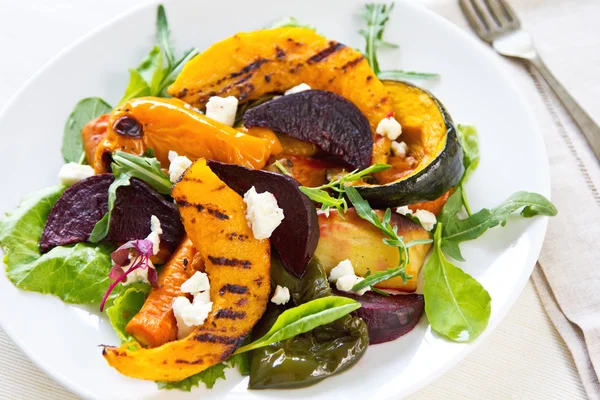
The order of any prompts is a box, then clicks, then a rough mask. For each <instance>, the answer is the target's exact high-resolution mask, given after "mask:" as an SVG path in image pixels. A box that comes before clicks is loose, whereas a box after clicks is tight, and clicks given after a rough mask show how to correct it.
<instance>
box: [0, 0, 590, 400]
mask: <svg viewBox="0 0 600 400" xmlns="http://www.w3.org/2000/svg"><path fill="white" fill-rule="evenodd" d="M143 2H144V0H131V1H130V2H129V3H128V4H130V5H131V6H133V5H136V4H141V3H143ZM419 2H420V3H423V4H425V5H426V6H428V7H430V8H432V9H433V10H434V11H436V12H438V13H440V14H442V15H443V16H445V17H446V18H448V19H450V20H451V21H453V22H455V23H457V24H458V25H462V26H466V24H465V22H464V19H463V18H462V16H461V15H460V12H459V10H458V7H457V5H456V2H455V1H454V0H420V1H419ZM512 3H513V4H514V6H515V8H516V9H517V11H518V12H519V14H520V16H521V18H522V19H523V21H524V23H525V25H527V27H528V28H530V30H531V31H532V33H533V34H534V36H535V37H536V40H537V42H538V45H539V47H540V49H541V50H542V52H543V54H544V56H545V59H546V61H547V63H548V64H549V65H550V67H551V68H552V69H553V70H554V71H555V73H556V74H557V75H558V76H560V77H561V79H562V80H563V81H564V82H565V84H567V86H568V87H569V88H570V89H571V91H572V92H573V94H575V95H576V96H577V97H578V99H580V100H581V101H582V102H583V104H584V105H585V106H586V107H587V108H588V111H590V112H591V113H592V114H593V115H595V116H600V104H599V103H598V102H596V101H595V99H597V98H598V95H599V94H600V79H599V78H598V69H597V68H591V67H590V66H593V65H595V66H596V67H597V66H598V65H600V42H599V41H600V35H599V34H598V28H597V26H598V24H597V21H595V19H594V18H593V17H594V16H595V15H596V16H597V15H600V10H599V9H598V6H600V1H597V0H545V1H542V0H513V1H512ZM122 11H123V3H122V2H120V1H117V0H104V1H102V2H101V1H99V0H78V1H72V0H55V1H53V2H52V3H48V2H47V1H45V0H29V1H27V2H25V1H23V2H16V1H15V2H10V1H7V0H0V43H1V44H2V45H3V47H4V54H11V57H0V107H2V106H3V105H4V104H5V102H6V101H7V100H8V97H9V96H10V95H11V94H12V93H14V91H16V89H17V88H18V87H19V86H20V85H21V84H22V83H23V82H24V81H25V80H26V79H27V78H28V77H29V76H30V75H31V74H32V73H33V72H35V70H37V69H38V68H39V67H40V66H41V65H42V64H43V63H44V62H45V61H46V60H47V59H49V58H50V57H51V56H53V55H54V54H55V53H56V52H57V51H59V50H60V49H62V48H63V47H64V46H65V45H67V44H69V43H70V42H72V41H73V40H74V39H76V38H78V37H79V36H80V35H81V34H83V33H85V32H86V31H87V30H89V29H91V28H92V27H93V26H96V25H98V24H100V23H103V22H104V21H106V20H107V19H109V18H111V17H112V16H114V15H117V14H118V13H120V12H122ZM31 26H35V27H36V29H35V30H31V29H30V27H31ZM557 27H560V28H561V29H557ZM39 32H45V33H44V35H40V34H39ZM573 43H575V44H573ZM33 48H35V49H36V51H35V52H32V51H31V49H33ZM14 60H21V62H19V63H16V62H14ZM573 60H577V61H576V62H574V61H573ZM507 63H508V62H507ZM509 68H510V69H511V70H512V72H513V74H514V76H515V78H516V79H517V80H518V82H519V84H520V85H521V86H522V88H523V90H524V91H525V93H526V95H527V97H528V100H529V102H530V104H531V105H532V107H533V108H534V110H535V112H536V115H537V116H538V119H539V121H540V123H541V124H542V126H543V127H548V128H547V129H555V123H554V121H553V120H552V118H551V117H550V115H548V113H547V111H546V109H545V105H544V103H543V102H542V101H541V99H540V98H539V95H538V94H537V92H536V90H535V87H534V85H533V83H532V80H531V78H530V77H529V76H528V75H527V73H526V72H524V70H523V69H522V68H521V67H520V66H515V65H510V66H509ZM559 118H563V119H564V115H559ZM566 126H567V129H568V132H569V134H570V135H575V136H573V138H572V140H573V142H574V146H581V145H584V143H583V141H582V140H581V139H580V138H579V137H578V136H577V134H576V133H574V132H573V131H571V130H570V129H571V126H570V125H569V124H566ZM581 157H582V162H589V161H590V160H589V159H588V158H586V157H588V155H586V154H584V155H583V156H581ZM551 162H552V160H551ZM590 179H594V180H596V182H598V180H597V179H598V176H591V177H590ZM70 398H75V396H73V395H72V394H70V393H68V392H67V391H66V390H64V389H63V388H62V387H61V386H59V385H58V384H56V383H55V382H53V381H52V380H51V379H50V378H48V377H47V376H46V375H45V374H44V373H43V372H41V371H40V370H38V369H37V368H36V367H35V366H33V365H32V364H31V362H30V361H29V360H28V359H27V358H26V357H25V356H24V355H23V354H22V353H21V352H20V351H19V350H18V349H16V347H15V346H14V345H13V344H12V342H11V341H10V340H9V339H8V338H7V337H6V335H5V334H4V333H3V332H2V331H1V330H0V399H70ZM412 398H413V399H584V398H586V396H585V392H584V390H583V387H582V385H581V381H580V379H579V376H578V374H577V370H576V368H575V366H574V364H573V360H572V357H571V355H570V353H569V351H568V349H567V348H566V346H565V344H564V342H563V341H562V340H561V338H560V337H559V336H558V333H557V331H556V330H555V329H554V327H553V326H552V324H551V323H550V321H549V319H548V317H547V315H546V313H545V312H544V310H543V308H542V306H541V303H540V300H539V297H538V296H537V293H536V291H535V289H534V287H533V285H532V284H531V283H529V284H528V285H527V286H526V288H525V290H524V292H523V294H522V295H521V297H520V299H519V300H518V302H517V303H516V305H515V306H514V307H513V309H512V310H511V311H510V313H509V314H508V316H507V318H506V319H505V320H504V321H503V322H502V323H501V324H500V325H499V326H498V328H497V329H496V330H495V331H494V332H493V333H492V334H491V335H490V337H489V338H488V339H487V340H486V341H485V342H484V343H483V344H482V345H481V346H480V347H479V348H478V349H477V350H475V352H473V353H472V354H471V355H469V356H467V358H466V359H465V360H463V361H462V362H461V363H460V364H459V365H458V366H457V367H456V368H454V369H453V370H451V371H450V372H449V373H447V374H446V375H445V376H443V377H442V378H440V379H439V380H438V381H436V382H435V383H433V384H432V385H430V386H429V387H427V388H425V389H423V390H422V391H420V392H419V393H417V394H416V395H414V396H413V397H412Z"/></svg>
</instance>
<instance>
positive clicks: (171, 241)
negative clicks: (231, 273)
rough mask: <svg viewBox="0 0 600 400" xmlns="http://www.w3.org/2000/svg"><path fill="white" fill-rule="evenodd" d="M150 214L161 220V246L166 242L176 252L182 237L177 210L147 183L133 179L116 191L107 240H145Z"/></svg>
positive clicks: (183, 231)
mask: <svg viewBox="0 0 600 400" xmlns="http://www.w3.org/2000/svg"><path fill="white" fill-rule="evenodd" d="M153 215H154V216H156V217H157V218H158V219H159V220H160V226H161V228H162V231H163V233H162V235H160V241H161V243H165V244H166V245H167V246H168V248H169V250H170V251H173V250H175V247H177V245H178V244H179V242H180V241H181V238H182V237H183V235H184V234H185V228H184V227H183V224H182V223H181V218H180V217H179V209H178V208H177V206H176V205H175V204H174V203H173V202H172V201H168V200H167V199H166V198H165V197H164V196H163V195H161V194H160V193H158V192H157V191H156V190H154V189H152V187H150V186H149V185H147V184H146V183H144V182H142V181H140V180H138V179H132V180H131V185H130V186H122V187H120V188H119V189H117V200H116V201H115V206H114V208H113V212H112V218H111V223H110V229H109V231H108V236H107V238H108V240H110V241H111V242H114V243H121V242H127V241H129V240H135V239H143V238H145V237H146V236H148V234H150V218H151V217H152V216H153ZM90 233H91V231H90Z"/></svg>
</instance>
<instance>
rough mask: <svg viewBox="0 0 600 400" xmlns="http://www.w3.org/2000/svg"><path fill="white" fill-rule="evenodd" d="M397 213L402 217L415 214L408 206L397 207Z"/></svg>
mask: <svg viewBox="0 0 600 400" xmlns="http://www.w3.org/2000/svg"><path fill="white" fill-rule="evenodd" d="M396 212H397V213H398V214H402V215H408V214H412V213H413V212H412V210H411V209H410V208H408V206H401V207H396Z"/></svg>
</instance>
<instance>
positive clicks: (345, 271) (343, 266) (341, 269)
mask: <svg viewBox="0 0 600 400" xmlns="http://www.w3.org/2000/svg"><path fill="white" fill-rule="evenodd" d="M344 275H354V267H353V266H352V263H351V262H350V260H344V261H340V262H339V264H338V265H337V266H335V267H334V268H332V270H331V271H330V272H329V282H337V280H338V279H340V278H341V277H342V276H344Z"/></svg>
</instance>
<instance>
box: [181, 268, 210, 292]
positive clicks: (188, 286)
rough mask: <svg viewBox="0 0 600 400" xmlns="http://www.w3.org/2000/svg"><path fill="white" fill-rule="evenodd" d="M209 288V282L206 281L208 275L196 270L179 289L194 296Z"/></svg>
mask: <svg viewBox="0 0 600 400" xmlns="http://www.w3.org/2000/svg"><path fill="white" fill-rule="evenodd" d="M209 289H210V282H209V281H208V275H206V274H205V273H204V272H200V271H196V273H194V275H192V277H191V278H190V279H188V280H187V281H185V282H183V284H182V285H181V291H182V292H183V293H191V294H192V295H194V296H196V295H197V294H199V293H200V292H205V291H207V290H209Z"/></svg>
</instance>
